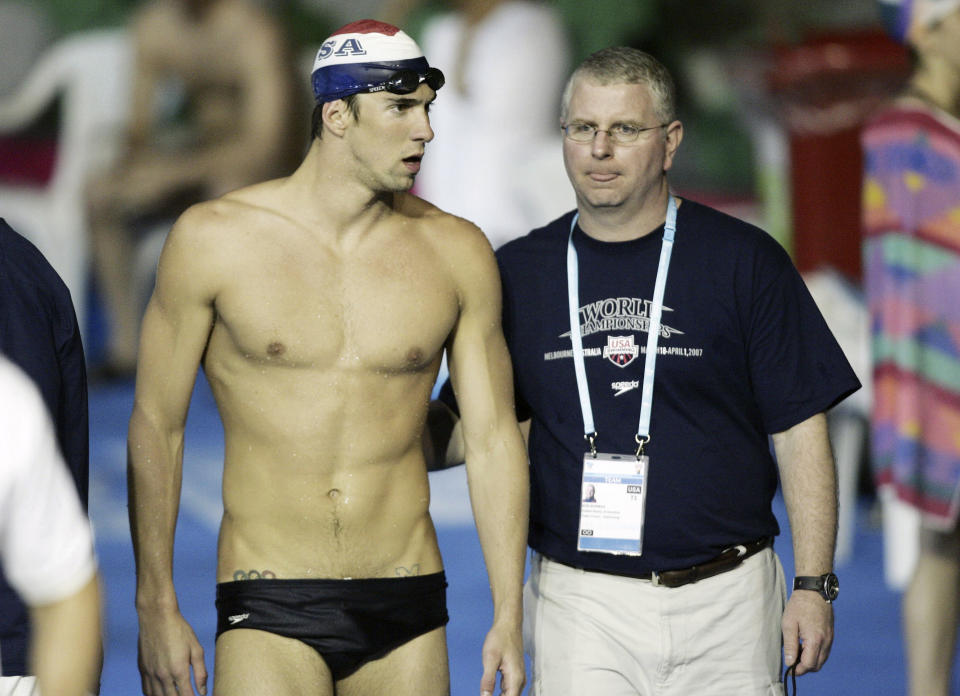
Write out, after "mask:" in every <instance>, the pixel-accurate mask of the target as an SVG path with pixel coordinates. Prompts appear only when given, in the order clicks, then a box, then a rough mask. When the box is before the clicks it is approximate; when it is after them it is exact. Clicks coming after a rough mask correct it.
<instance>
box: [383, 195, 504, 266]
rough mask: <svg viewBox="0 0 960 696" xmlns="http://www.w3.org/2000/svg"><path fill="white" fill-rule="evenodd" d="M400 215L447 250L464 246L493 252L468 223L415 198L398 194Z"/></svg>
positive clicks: (474, 226) (484, 236) (483, 238)
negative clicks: (413, 222) (449, 247)
mask: <svg viewBox="0 0 960 696" xmlns="http://www.w3.org/2000/svg"><path fill="white" fill-rule="evenodd" d="M396 209H397V212H398V213H399V214H400V215H403V216H405V217H407V218H411V219H412V220H414V221H415V222H416V223H417V224H418V226H419V228H420V230H421V231H422V233H423V234H424V236H425V237H426V238H427V239H429V240H431V241H435V242H437V243H440V244H441V245H444V246H449V245H456V246H461V245H465V246H467V247H471V248H474V249H475V251H486V250H489V251H490V253H491V254H492V253H493V252H492V249H490V243H489V241H487V237H486V235H484V233H483V230H481V229H480V228H479V227H477V226H476V225H475V224H474V223H472V222H470V221H469V220H467V219H465V218H462V217H458V216H456V215H453V214H452V213H448V212H446V211H445V210H441V209H440V208H438V207H437V206H435V205H433V204H432V203H430V202H428V201H425V200H423V199H422V198H419V197H418V196H414V195H412V194H397V206H396Z"/></svg>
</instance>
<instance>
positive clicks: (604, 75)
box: [560, 46, 677, 123]
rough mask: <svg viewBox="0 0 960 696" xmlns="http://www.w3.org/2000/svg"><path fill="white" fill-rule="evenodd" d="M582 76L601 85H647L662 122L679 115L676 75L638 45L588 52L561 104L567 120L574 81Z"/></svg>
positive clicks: (570, 80) (571, 79)
mask: <svg viewBox="0 0 960 696" xmlns="http://www.w3.org/2000/svg"><path fill="white" fill-rule="evenodd" d="M580 78H584V79H589V80H592V81H594V82H598V83H600V84H601V85H634V84H640V85H646V86H647V87H648V88H649V89H650V92H651V93H652V94H653V101H654V104H653V108H654V111H655V112H656V114H657V118H659V119H660V122H661V123H671V122H672V121H674V120H675V119H676V117H677V116H676V108H677V107H676V103H677V97H676V87H675V86H674V83H673V77H671V76H670V72H669V71H668V70H667V69H666V68H665V67H664V66H663V64H662V63H661V62H660V61H658V60H657V59H656V58H654V57H653V56H651V55H650V54H649V53H645V52H644V51H641V50H640V49H638V48H629V47H627V46H613V47H611V48H604V49H602V50H600V51H597V52H596V53H592V54H591V55H589V56H587V58H586V60H584V61H583V62H582V63H581V64H580V66H579V67H578V68H577V69H576V70H574V71H573V74H572V75H571V76H570V79H569V80H567V85H566V87H564V90H563V100H562V102H561V104H560V119H561V120H562V121H563V122H564V123H566V121H567V113H568V111H569V109H570V97H571V95H572V94H573V85H574V83H575V82H576V81H577V80H578V79H580Z"/></svg>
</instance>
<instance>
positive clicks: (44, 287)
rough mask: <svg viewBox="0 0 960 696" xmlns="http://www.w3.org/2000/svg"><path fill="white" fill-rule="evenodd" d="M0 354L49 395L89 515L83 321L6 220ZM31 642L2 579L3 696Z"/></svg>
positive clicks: (24, 671)
mask: <svg viewBox="0 0 960 696" xmlns="http://www.w3.org/2000/svg"><path fill="white" fill-rule="evenodd" d="M0 353H3V354H5V355H6V357H7V358H8V359H9V360H10V361H11V362H13V363H14V364H15V365H17V366H18V367H19V368H20V369H22V370H23V371H24V372H25V373H26V374H27V375H28V376H29V377H30V378H31V379H32V380H33V382H34V384H35V385H36V386H37V388H38V389H39V391H40V393H41V395H42V396H43V401H44V403H45V404H46V407H47V411H48V413H49V416H50V418H51V419H52V420H53V424H54V429H55V432H56V442H57V444H58V446H59V449H60V452H61V453H62V455H63V458H64V460H65V461H66V464H67V467H68V468H69V471H70V475H71V477H72V480H73V483H74V485H75V487H76V490H77V493H78V494H79V498H80V502H81V504H82V506H83V507H84V508H86V505H87V491H88V483H89V434H88V433H89V430H88V411H87V377H86V368H85V365H84V354H83V344H82V342H81V339H80V328H79V326H78V325H77V316H76V313H75V312H74V309H73V303H72V302H71V299H70V292H69V290H67V286H66V285H65V284H64V283H63V281H62V280H61V279H60V276H58V275H57V272H56V271H55V270H54V269H53V267H52V266H51V265H50V264H49V263H48V262H47V260H46V259H45V258H44V257H43V255H42V254H41V253H40V251H39V250H38V249H37V248H36V247H35V246H34V245H33V244H31V243H30V242H29V241H27V240H26V239H24V238H23V237H22V236H21V235H19V234H18V233H17V232H15V231H14V230H13V229H12V228H11V227H10V226H9V225H8V224H7V223H6V222H5V221H4V220H3V219H2V218H0ZM0 442H3V441H2V440H0ZM3 446H5V445H3ZM4 461H5V460H4ZM29 636H30V622H29V617H28V610H27V607H26V605H25V604H24V603H23V601H22V600H21V599H20V598H19V597H18V596H17V593H16V592H15V591H14V590H13V588H11V587H10V585H9V584H8V583H7V581H6V578H5V577H4V576H3V575H2V574H0V675H2V676H0V694H2V693H5V691H4V689H6V688H7V687H8V686H10V685H11V684H12V683H13V682H14V681H15V680H16V681H17V682H18V683H19V682H20V681H21V680H20V679H19V677H20V676H22V675H28V674H30V671H29V666H28V663H27V644H28V640H29Z"/></svg>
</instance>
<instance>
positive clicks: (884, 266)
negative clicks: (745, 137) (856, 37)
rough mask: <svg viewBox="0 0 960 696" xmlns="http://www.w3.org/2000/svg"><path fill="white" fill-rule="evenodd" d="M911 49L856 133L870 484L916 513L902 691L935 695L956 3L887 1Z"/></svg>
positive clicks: (951, 423) (943, 619)
mask: <svg viewBox="0 0 960 696" xmlns="http://www.w3.org/2000/svg"><path fill="white" fill-rule="evenodd" d="M881 10H882V11H883V12H884V16H885V18H886V19H887V21H888V26H889V27H890V28H891V30H892V33H893V34H894V36H895V37H896V38H898V39H900V40H902V41H904V42H906V43H907V44H908V45H909V46H910V47H911V48H912V50H913V52H914V58H915V65H914V70H913V73H912V75H911V78H910V80H909V83H908V84H907V87H906V89H905V90H904V91H903V93H902V94H901V95H900V96H899V98H897V99H896V101H894V102H893V103H891V104H890V105H889V107H887V108H885V109H884V110H882V111H881V112H880V113H878V114H876V115H875V117H874V118H872V120H871V121H870V122H869V123H868V124H867V126H866V127H865V129H864V131H863V135H862V139H863V148H864V155H865V157H864V160H865V175H864V186H863V222H864V269H865V286H866V293H867V299H868V303H869V309H870V313H871V318H872V331H873V340H872V344H873V380H874V388H873V392H874V395H875V396H874V404H873V410H872V416H871V419H872V438H871V440H872V450H873V452H872V454H873V463H874V467H875V473H876V481H877V484H878V486H879V487H882V488H886V489H888V490H890V491H892V492H893V494H894V495H895V496H897V498H899V500H901V501H902V502H904V503H906V504H908V505H910V506H912V507H914V508H915V509H917V510H919V512H920V514H921V529H920V550H919V558H918V561H917V564H916V568H915V569H914V571H913V574H912V576H911V579H910V581H909V583H908V585H907V588H906V592H905V594H904V597H903V617H904V633H905V641H906V654H907V667H908V683H909V692H910V694H911V696H946V694H948V693H949V692H950V684H951V675H952V671H953V663H954V655H955V652H956V645H957V626H958V623H960V529H958V524H957V522H958V512H960V439H958V437H957V434H958V433H960V302H958V298H960V2H958V1H957V0H913V1H910V0H890V1H889V2H884V3H882V4H881Z"/></svg>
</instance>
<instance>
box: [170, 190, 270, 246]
mask: <svg viewBox="0 0 960 696" xmlns="http://www.w3.org/2000/svg"><path fill="white" fill-rule="evenodd" d="M273 184H274V182H265V183H262V184H254V185H253V186H247V187H244V188H241V189H237V190H236V191H231V192H230V193H227V194H225V195H223V196H220V197H219V198H214V199H212V200H209V201H203V202H201V203H196V204H194V205H192V206H190V207H189V208H187V209H186V210H185V211H184V212H183V214H181V215H180V217H179V218H178V219H177V221H176V223H175V224H174V226H173V229H172V230H171V233H170V237H171V238H172V239H174V240H177V239H179V240H184V241H190V242H191V243H192V244H197V245H199V244H201V243H209V242H213V243H215V244H218V245H222V244H225V243H228V242H229V241H230V240H231V239H232V238H235V237H236V236H237V233H238V232H241V231H245V230H250V229H251V228H258V227H261V226H263V225H264V224H265V220H266V219H268V218H270V217H271V216H274V217H275V213H273V211H271V210H270V209H269V208H268V207H267V201H268V200H269V191H271V190H273Z"/></svg>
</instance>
